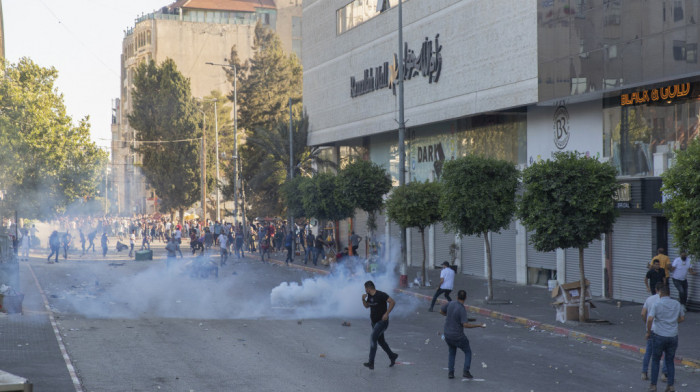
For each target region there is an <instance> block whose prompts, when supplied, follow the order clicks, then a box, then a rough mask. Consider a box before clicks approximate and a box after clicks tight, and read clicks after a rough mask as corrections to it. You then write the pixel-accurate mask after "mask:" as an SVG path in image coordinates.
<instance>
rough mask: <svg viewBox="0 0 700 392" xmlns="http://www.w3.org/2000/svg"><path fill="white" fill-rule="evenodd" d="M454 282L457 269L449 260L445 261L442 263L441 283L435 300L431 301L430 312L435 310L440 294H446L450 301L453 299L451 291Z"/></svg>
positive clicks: (434, 296)
mask: <svg viewBox="0 0 700 392" xmlns="http://www.w3.org/2000/svg"><path fill="white" fill-rule="evenodd" d="M454 284H455V271H454V270H453V269H452V268H451V267H450V263H449V262H447V261H444V262H443V263H442V271H440V285H439V286H438V289H437V290H436V291H435V295H433V301H432V302H431V303H430V308H428V312H432V311H433V307H434V306H435V302H437V299H438V297H439V296H440V294H445V299H447V301H448V302H449V301H452V298H450V293H451V292H452V288H453V287H454Z"/></svg>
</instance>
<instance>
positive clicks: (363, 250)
mask: <svg viewBox="0 0 700 392" xmlns="http://www.w3.org/2000/svg"><path fill="white" fill-rule="evenodd" d="M352 226H353V230H354V231H355V234H357V235H359V236H360V237H362V241H360V247H359V248H357V253H359V255H360V256H361V257H367V236H369V230H367V213H366V212H364V211H363V210H359V209H358V210H355V219H354V220H353V222H352Z"/></svg>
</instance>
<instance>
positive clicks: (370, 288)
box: [362, 280, 399, 369]
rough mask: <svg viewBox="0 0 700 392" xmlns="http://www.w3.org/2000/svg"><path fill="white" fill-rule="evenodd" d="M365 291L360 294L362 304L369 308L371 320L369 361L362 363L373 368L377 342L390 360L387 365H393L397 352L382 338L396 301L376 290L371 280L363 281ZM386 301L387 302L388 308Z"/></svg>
mask: <svg viewBox="0 0 700 392" xmlns="http://www.w3.org/2000/svg"><path fill="white" fill-rule="evenodd" d="M365 292H366V294H362V305H364V306H365V308H370V311H369V318H370V320H371V321H372V337H371V340H370V346H369V362H365V363H364V364H363V365H365V367H368V368H370V369H374V357H375V355H376V354H377V343H379V345H380V346H382V349H383V350H384V352H386V354H387V355H388V356H389V359H390V360H391V364H390V365H389V366H390V367H391V366H394V364H395V363H396V358H397V357H398V356H399V354H396V353H394V352H392V351H391V348H389V345H388V344H387V343H386V340H384V331H386V329H387V328H388V327H389V313H391V310H392V309H394V305H395V304H396V302H394V300H393V299H391V297H389V295H388V294H387V293H385V292H383V291H379V290H377V289H376V288H375V287H374V282H372V281H371V280H368V281H367V282H365ZM387 303H388V304H389V306H388V308H387Z"/></svg>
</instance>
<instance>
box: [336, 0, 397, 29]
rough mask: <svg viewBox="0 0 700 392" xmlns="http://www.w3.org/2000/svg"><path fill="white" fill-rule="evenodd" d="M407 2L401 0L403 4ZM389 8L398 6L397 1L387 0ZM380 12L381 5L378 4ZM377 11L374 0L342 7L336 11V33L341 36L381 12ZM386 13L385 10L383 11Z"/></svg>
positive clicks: (358, 0)
mask: <svg viewBox="0 0 700 392" xmlns="http://www.w3.org/2000/svg"><path fill="white" fill-rule="evenodd" d="M406 1H407V0H403V2H404V3H405V2H406ZM388 3H389V7H390V8H393V7H396V6H397V5H398V4H399V0H389V1H388ZM379 5H380V7H379V8H380V10H381V6H382V3H379ZM380 10H378V9H377V1H376V0H354V1H352V2H350V3H348V4H347V5H345V6H344V7H341V8H340V9H338V10H337V11H336V26H337V28H336V32H337V34H343V33H344V32H346V31H348V30H350V29H352V28H353V27H355V26H358V25H360V24H362V23H364V22H366V21H368V20H370V19H372V18H374V17H376V16H377V15H379V14H380V13H381V12H380ZM385 11H386V10H385Z"/></svg>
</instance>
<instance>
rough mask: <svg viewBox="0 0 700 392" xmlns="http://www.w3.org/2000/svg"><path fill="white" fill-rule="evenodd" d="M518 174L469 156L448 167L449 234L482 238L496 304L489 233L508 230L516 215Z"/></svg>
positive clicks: (445, 209) (444, 199)
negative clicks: (451, 232) (456, 233)
mask: <svg viewBox="0 0 700 392" xmlns="http://www.w3.org/2000/svg"><path fill="white" fill-rule="evenodd" d="M518 178H519V173H518V170H517V169H516V168H515V166H514V165H513V164H512V163H511V162H508V161H504V160H499V159H492V158H485V157H480V156H477V155H467V156H464V157H461V158H458V159H456V160H453V161H448V162H446V163H445V166H444V169H443V173H442V183H443V193H442V195H441V197H440V210H441V212H442V215H443V216H444V217H445V220H444V224H445V227H446V229H447V230H452V231H456V232H458V233H459V234H460V235H478V236H483V238H484V244H485V245H486V278H487V280H488V298H487V300H489V301H491V300H493V282H492V280H493V274H492V261H491V243H490V241H489V232H499V231H501V230H502V229H505V228H507V227H508V225H509V224H510V222H511V221H512V220H513V214H514V213H515V191H516V190H517V188H518Z"/></svg>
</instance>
